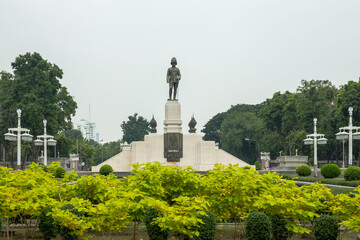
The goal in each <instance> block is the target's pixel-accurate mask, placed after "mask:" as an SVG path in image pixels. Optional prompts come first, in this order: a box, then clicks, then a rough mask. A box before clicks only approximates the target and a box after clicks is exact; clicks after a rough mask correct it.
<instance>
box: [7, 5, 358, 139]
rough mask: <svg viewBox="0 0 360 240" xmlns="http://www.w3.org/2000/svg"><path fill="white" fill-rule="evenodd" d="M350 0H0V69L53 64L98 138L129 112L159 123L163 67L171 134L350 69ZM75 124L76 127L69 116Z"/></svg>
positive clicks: (353, 30)
mask: <svg viewBox="0 0 360 240" xmlns="http://www.w3.org/2000/svg"><path fill="white" fill-rule="evenodd" d="M359 9H360V1H359V0H337V1H334V0H316V1H314V0H249V1H242V0H231V1H230V0H229V1H227V0H223V1H211V0H206V1H205V0H197V1H195V0H181V1H173V0H152V1H145V0H144V1H140V0H131V1H120V0H117V1H116V0H98V1H90V0H82V1H80V0H76V1H75V0H66V1H65V0H64V1H59V0H58V1H55V0H32V1H30V0H22V1H21V0H0V28H1V31H0V70H5V71H12V70H11V66H10V63H11V62H13V61H14V60H15V58H16V57H17V56H18V55H19V54H24V53H26V52H38V53H40V54H41V56H42V57H43V58H45V59H47V60H48V61H49V62H51V63H55V64H57V65H58V66H59V67H60V68H61V69H63V71H64V77H63V80H61V83H62V85H64V86H66V87H67V88H68V90H69V92H70V94H71V95H72V96H74V97H75V100H76V102H77V103H78V109H77V113H76V116H75V117H74V118H73V121H74V123H77V122H78V121H79V120H80V119H82V118H86V119H88V117H89V104H91V120H92V121H94V122H96V124H97V129H96V132H99V134H100V138H101V139H104V140H106V141H111V140H117V139H119V138H121V128H120V124H121V122H122V121H126V120H127V117H128V116H129V115H133V114H134V113H135V112H137V113H139V115H142V116H144V117H145V118H147V119H148V120H150V119H151V117H152V114H154V115H155V119H156V120H157V122H158V132H160V133H161V132H162V129H163V124H162V123H163V120H164V116H165V113H164V105H165V103H166V100H167V98H168V85H167V84H166V80H165V76H166V71H167V68H168V67H170V60H171V58H172V57H173V56H175V57H176V58H177V60H178V67H179V68H180V71H181V74H182V80H181V82H180V86H179V99H180V103H181V105H182V120H183V133H187V131H188V126H187V124H188V122H189V121H190V118H191V116H192V114H195V119H196V120H197V122H198V125H197V128H198V132H200V130H201V129H202V127H203V125H205V124H206V122H207V121H208V120H209V119H210V118H211V117H213V116H214V115H215V114H217V113H219V112H223V111H226V110H227V109H228V108H229V107H230V106H231V105H236V104H241V103H247V104H256V103H261V102H262V101H264V100H265V99H266V98H271V97H272V95H273V93H274V92H276V91H282V92H283V91H286V90H289V91H292V92H293V91H295V90H296V87H297V86H299V85H300V81H301V79H306V80H311V79H323V80H324V79H327V80H330V81H331V82H332V83H333V84H335V85H336V86H339V85H343V84H345V83H346V82H347V81H348V80H356V81H357V80H358V78H359V76H360V64H359V62H360V61H359V60H360V59H359V58H360V31H359V29H360V14H359ZM75 126H76V124H75Z"/></svg>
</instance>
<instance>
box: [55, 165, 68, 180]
mask: <svg viewBox="0 0 360 240" xmlns="http://www.w3.org/2000/svg"><path fill="white" fill-rule="evenodd" d="M65 173H66V170H65V169H64V168H63V167H58V168H56V170H55V177H56V178H63V177H64V176H65Z"/></svg>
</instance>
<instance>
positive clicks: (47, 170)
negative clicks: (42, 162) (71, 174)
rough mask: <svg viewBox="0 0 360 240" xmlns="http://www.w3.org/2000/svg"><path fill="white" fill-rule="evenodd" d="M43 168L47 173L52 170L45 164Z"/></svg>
mask: <svg viewBox="0 0 360 240" xmlns="http://www.w3.org/2000/svg"><path fill="white" fill-rule="evenodd" d="M42 169H43V170H44V172H47V173H48V172H49V171H50V170H49V167H48V166H43V167H42Z"/></svg>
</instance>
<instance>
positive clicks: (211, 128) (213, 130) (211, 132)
mask: <svg viewBox="0 0 360 240" xmlns="http://www.w3.org/2000/svg"><path fill="white" fill-rule="evenodd" d="M225 117H226V112H222V113H218V114H216V115H215V116H214V117H212V118H211V119H210V120H209V121H208V122H207V123H206V124H205V126H204V128H203V129H202V130H201V132H203V133H204V134H205V135H204V136H203V139H204V140H205V141H215V142H217V143H220V127H221V123H222V122H223V121H224V119H225Z"/></svg>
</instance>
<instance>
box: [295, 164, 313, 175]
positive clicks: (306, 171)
mask: <svg viewBox="0 0 360 240" xmlns="http://www.w3.org/2000/svg"><path fill="white" fill-rule="evenodd" d="M311 173H312V172H311V168H310V167H309V166H308V165H305V164H304V165H300V166H298V167H297V168H296V174H297V175H299V176H303V177H306V176H310V175H311Z"/></svg>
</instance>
